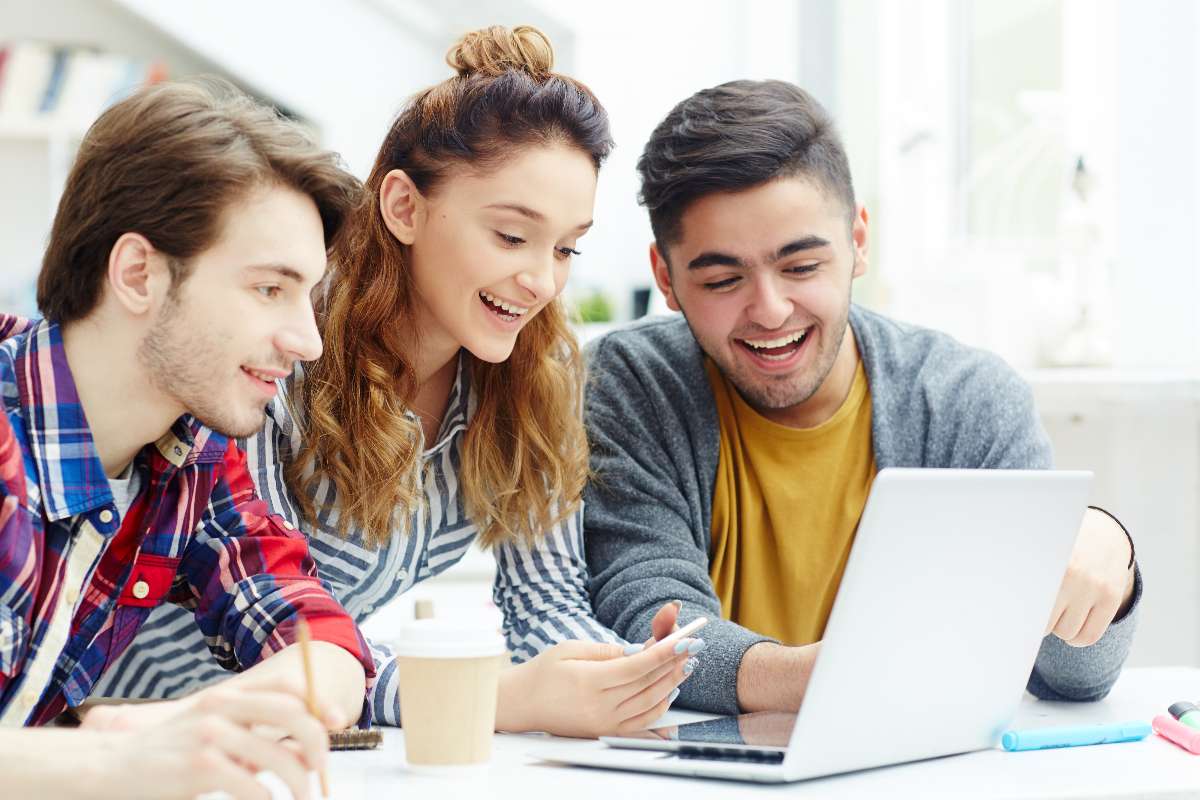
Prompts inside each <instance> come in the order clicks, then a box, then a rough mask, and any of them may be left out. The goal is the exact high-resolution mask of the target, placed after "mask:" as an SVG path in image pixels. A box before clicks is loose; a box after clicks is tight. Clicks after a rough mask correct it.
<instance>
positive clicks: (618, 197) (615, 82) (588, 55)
mask: <svg viewBox="0 0 1200 800" xmlns="http://www.w3.org/2000/svg"><path fill="white" fill-rule="evenodd" d="M543 6H544V7H545V8H547V9H548V10H550V11H552V12H553V13H554V14H556V15H558V16H559V18H561V19H562V20H563V22H564V23H566V24H567V25H569V26H571V27H572V28H574V29H575V31H576V35H577V39H576V57H575V62H574V69H573V71H572V73H571V74H572V75H573V76H574V77H576V78H579V79H580V80H582V81H583V82H584V83H586V84H587V85H588V86H589V87H590V88H591V89H592V90H593V91H594V92H595V93H596V95H597V96H598V97H599V98H600V101H601V103H603V104H604V107H605V109H606V110H607V111H608V114H609V117H610V119H611V121H612V128H613V136H614V138H615V139H616V142H617V147H616V150H615V151H614V153H613V155H612V157H611V158H610V159H609V161H608V163H607V164H606V165H605V167H604V169H603V170H602V172H601V174H600V186H599V191H598V195H597V199H596V215H595V220H596V227H595V228H594V229H593V230H592V231H590V232H589V233H588V235H587V236H586V237H585V238H584V239H583V240H581V242H580V247H579V249H580V250H581V251H582V252H583V256H582V257H580V258H579V259H577V260H576V261H575V263H574V266H573V267H572V273H571V278H570V284H571V289H572V290H575V291H579V290H583V289H586V288H589V287H598V288H602V289H605V290H607V291H608V292H610V293H611V294H612V296H613V299H614V300H615V301H616V304H617V308H618V312H619V313H628V304H629V289H630V287H631V286H634V285H642V286H650V285H651V278H650V267H649V262H648V260H647V248H648V246H649V243H650V239H651V234H650V224H649V222H648V220H647V218H646V211H645V209H643V208H641V207H640V206H639V205H637V194H638V188H639V183H638V178H637V171H636V164H637V159H638V156H639V155H640V154H641V151H642V147H643V145H644V144H645V143H646V140H647V139H649V137H650V133H651V132H652V131H653V129H654V127H655V126H656V125H657V124H658V123H659V122H660V121H661V120H662V118H663V117H665V116H666V115H667V112H669V111H670V110H671V108H673V107H674V106H675V104H677V103H678V102H680V101H681V100H683V99H685V98H686V97H688V96H689V95H691V94H693V93H694V92H696V91H699V90H700V89H704V88H707V87H709V86H714V85H716V84H719V83H723V82H725V81H729V80H735V79H738V78H782V79H785V80H792V81H795V80H797V79H798V77H799V75H798V71H799V69H800V68H801V58H800V48H799V47H798V46H797V42H798V40H799V38H800V33H799V31H800V14H799V10H798V8H797V5H796V4H795V3H792V2H786V1H784V0H766V1H765V2H756V3H744V4H743V3H727V2H719V1H718V0H696V1H695V2H689V3H680V2H664V3H646V2H634V1H633V0H615V1H614V2H608V3H602V4H592V3H572V4H567V3H552V2H550V0H544V1H543ZM812 63H820V59H815V58H814V59H813V62H812ZM814 69H815V67H814Z"/></svg>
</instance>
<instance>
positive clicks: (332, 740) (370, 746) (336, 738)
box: [329, 728, 383, 750]
mask: <svg viewBox="0 0 1200 800" xmlns="http://www.w3.org/2000/svg"><path fill="white" fill-rule="evenodd" d="M381 744H383V731H381V730H379V728H368V729H366V730H363V729H361V728H348V729H346V730H344V731H333V732H332V733H330V734H329V749H330V750H374V749H375V748H376V747H379V745H381Z"/></svg>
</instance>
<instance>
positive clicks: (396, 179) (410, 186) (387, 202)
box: [379, 169, 425, 244]
mask: <svg viewBox="0 0 1200 800" xmlns="http://www.w3.org/2000/svg"><path fill="white" fill-rule="evenodd" d="M424 211H425V197H424V196H423V195H422V194H421V191H420V190H419V189H418V188H417V185H416V184H415V183H413V180H412V178H410V177H408V173H407V172H405V171H404V170H402V169H394V170H392V171H391V172H389V173H388V174H387V175H385V176H384V178H383V185H381V186H380V187H379V213H380V214H382V215H383V224H384V225H386V226H387V229H388V230H389V231H391V232H392V235H393V236H395V237H396V238H397V239H398V240H399V241H400V242H401V243H402V244H412V243H413V242H414V241H416V238H417V227H418V226H419V224H420V220H421V218H422V215H423V214H424Z"/></svg>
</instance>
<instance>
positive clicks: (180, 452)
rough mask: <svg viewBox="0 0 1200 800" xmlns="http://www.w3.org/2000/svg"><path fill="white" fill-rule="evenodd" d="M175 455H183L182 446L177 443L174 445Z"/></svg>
mask: <svg viewBox="0 0 1200 800" xmlns="http://www.w3.org/2000/svg"><path fill="white" fill-rule="evenodd" d="M175 455H177V456H181V455H183V448H182V447H179V446H178V445H176V447H175Z"/></svg>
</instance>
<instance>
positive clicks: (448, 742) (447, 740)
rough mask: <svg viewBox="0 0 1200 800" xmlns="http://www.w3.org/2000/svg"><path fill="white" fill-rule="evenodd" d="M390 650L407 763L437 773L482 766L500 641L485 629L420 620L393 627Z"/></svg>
mask: <svg viewBox="0 0 1200 800" xmlns="http://www.w3.org/2000/svg"><path fill="white" fill-rule="evenodd" d="M394 650H395V653H396V669H397V672H398V677H399V680H400V725H401V727H402V728H403V729H404V749H405V754H406V756H407V758H408V765H409V768H410V769H412V770H414V771H417V772H434V773H439V772H453V771H455V770H457V769H461V768H463V767H480V766H484V765H486V764H487V763H488V761H489V760H491V757H492V734H493V732H494V731H495V728H496V691H497V684H498V683H499V680H500V666H501V663H502V660H503V659H504V658H505V657H506V653H505V648H504V638H503V637H501V636H500V634H499V633H497V632H496V631H495V630H489V629H487V628H481V627H478V626H476V627H471V626H467V625H463V624H456V623H453V622H447V621H446V620H438V619H422V620H415V621H413V622H409V623H406V624H405V625H403V626H402V627H401V628H400V631H399V635H398V637H397V639H396V642H395V648H394Z"/></svg>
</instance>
